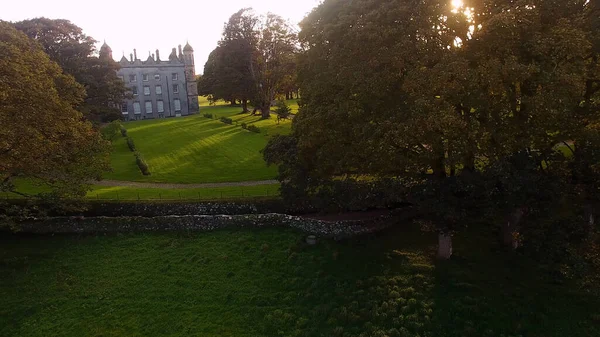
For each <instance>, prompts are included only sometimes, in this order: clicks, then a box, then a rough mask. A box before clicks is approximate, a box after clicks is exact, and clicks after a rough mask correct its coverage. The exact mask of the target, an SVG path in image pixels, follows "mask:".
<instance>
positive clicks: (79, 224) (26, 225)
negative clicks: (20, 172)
mask: <svg viewBox="0 0 600 337" xmlns="http://www.w3.org/2000/svg"><path fill="white" fill-rule="evenodd" d="M396 220H397V219H394V218H391V217H389V216H380V217H377V218H374V219H371V220H369V221H368V222H367V221H322V220H316V219H310V218H303V217H297V216H291V215H284V214H276V213H270V214H245V215H184V216H176V215H172V216H157V217H151V218H147V217H139V216H133V217H131V216H130V217H82V216H81V217H51V218H43V219H28V220H24V221H21V222H20V223H19V228H20V231H21V232H24V233H35V234H48V233H53V234H64V233H110V232H153V231H210V230H215V229H220V228H264V227H289V228H296V229H299V230H301V231H303V232H306V233H309V234H314V235H317V236H319V237H333V238H344V237H348V236H354V235H359V234H366V233H372V232H375V231H379V230H381V229H384V228H386V227H389V226H391V225H392V224H393V223H396V222H397V221H396Z"/></svg>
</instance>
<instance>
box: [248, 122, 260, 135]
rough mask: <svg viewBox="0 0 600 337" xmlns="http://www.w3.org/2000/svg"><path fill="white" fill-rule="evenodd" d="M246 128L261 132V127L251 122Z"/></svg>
mask: <svg viewBox="0 0 600 337" xmlns="http://www.w3.org/2000/svg"><path fill="white" fill-rule="evenodd" d="M246 130H248V131H251V132H254V133H260V129H259V128H258V127H257V126H256V125H254V124H250V125H248V126H247V127H246Z"/></svg>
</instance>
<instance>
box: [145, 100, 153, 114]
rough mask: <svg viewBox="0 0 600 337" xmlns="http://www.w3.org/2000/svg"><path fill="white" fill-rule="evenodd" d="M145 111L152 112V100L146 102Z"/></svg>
mask: <svg viewBox="0 0 600 337" xmlns="http://www.w3.org/2000/svg"><path fill="white" fill-rule="evenodd" d="M146 113H147V114H151V113H152V102H146Z"/></svg>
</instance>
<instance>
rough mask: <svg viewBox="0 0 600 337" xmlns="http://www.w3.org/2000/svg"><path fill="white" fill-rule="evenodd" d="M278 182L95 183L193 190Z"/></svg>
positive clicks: (113, 181)
mask: <svg viewBox="0 0 600 337" xmlns="http://www.w3.org/2000/svg"><path fill="white" fill-rule="evenodd" d="M278 183H279V181H277V180H260V181H240V182H235V183H205V184H171V183H138V182H135V181H119V180H101V181H95V182H94V183H93V184H94V185H100V186H124V187H138V188H164V189H173V188H178V189H192V188H216V187H236V186H260V185H272V184H278Z"/></svg>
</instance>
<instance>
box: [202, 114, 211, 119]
mask: <svg viewBox="0 0 600 337" xmlns="http://www.w3.org/2000/svg"><path fill="white" fill-rule="evenodd" d="M202 116H204V117H206V118H210V119H212V118H213V115H212V114H203V115H202Z"/></svg>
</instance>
